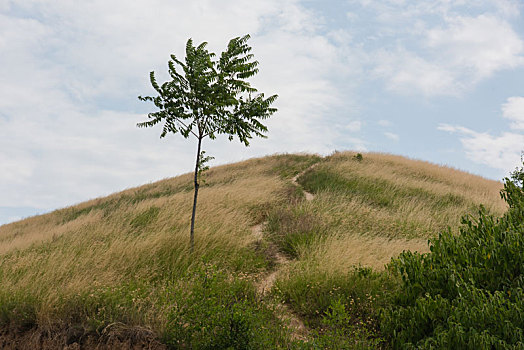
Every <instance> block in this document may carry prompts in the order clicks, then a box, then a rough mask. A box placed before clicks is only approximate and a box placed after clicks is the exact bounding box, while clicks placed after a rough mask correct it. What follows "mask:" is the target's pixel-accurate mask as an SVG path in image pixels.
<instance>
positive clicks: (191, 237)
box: [189, 137, 202, 253]
mask: <svg viewBox="0 0 524 350" xmlns="http://www.w3.org/2000/svg"><path fill="white" fill-rule="evenodd" d="M201 144H202V138H201V137H199V138H198V148H197V157H196V165H195V179H194V185H195V195H194V197H193V214H192V215H191V232H190V234H189V244H190V246H191V253H193V250H194V247H195V215H196V205H197V196H198V186H199V183H198V167H199V164H200V145H201Z"/></svg>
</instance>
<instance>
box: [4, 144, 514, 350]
mask: <svg viewBox="0 0 524 350" xmlns="http://www.w3.org/2000/svg"><path fill="white" fill-rule="evenodd" d="M354 156H355V154H354V153H351V152H343V153H336V154H334V155H332V156H330V157H326V158H320V157H318V156H314V155H276V156H269V157H265V158H259V159H251V160H248V161H244V162H241V163H236V164H230V165H224V166H219V167H214V168H212V169H211V170H210V171H209V172H208V173H207V174H206V185H205V186H202V188H201V191H200V193H199V203H198V209H197V218H196V228H195V233H196V234H195V252H194V254H193V255H191V254H190V253H189V252H188V246H189V238H188V236H189V218H190V213H191V212H190V209H191V203H192V201H191V199H192V187H191V175H190V174H187V175H183V176H179V177H176V178H172V179H166V180H162V181H159V182H156V183H153V184H148V185H145V186H142V187H138V188H133V189H129V190H126V191H123V192H121V193H116V194H114V195H111V196H109V197H105V198H98V199H94V200H91V201H88V202H85V203H82V204H79V205H76V206H73V207H69V208H65V209H60V210H57V211H54V212H52V213H49V214H46V215H41V216H37V217H32V218H28V219H25V220H22V221H19V222H15V223H12V224H8V225H4V226H1V227H0V279H1V286H0V324H1V325H2V326H3V327H4V333H5V334H10V336H12V333H13V332H20V333H23V332H26V331H27V330H28V329H30V330H32V331H35V330H38V332H40V333H39V334H44V335H45V336H44V338H45V337H48V338H49V337H54V339H55V341H56V342H57V343H56V344H60V345H61V346H62V345H64V344H65V345H67V344H74V343H78V344H81V345H82V344H84V346H85V347H87V348H89V345H86V344H88V338H89V337H91V338H89V339H91V341H92V339H93V337H99V338H100V339H102V340H100V341H102V342H106V343H107V344H109V343H108V341H109V340H108V339H109V338H110V337H111V336H112V335H115V336H118V337H120V338H122V337H123V339H124V338H126V337H128V338H129V337H130V335H129V334H134V337H135V338H137V337H138V338H140V337H142V338H140V339H142V340H141V341H142V342H144V341H145V342H149V343H151V342H153V341H156V340H155V339H160V340H161V341H162V343H164V344H167V345H168V346H171V347H173V348H179V347H182V348H184V347H186V346H190V345H191V346H193V347H194V348H205V347H206V346H218V345H217V344H222V345H221V346H224V347H227V346H233V347H235V348H242V347H243V346H244V345H245V346H247V345H249V346H250V347H252V348H253V347H254V348H264V347H266V348H267V347H275V348H276V347H282V348H285V347H290V346H291V345H293V344H295V345H296V344H299V343H301V342H299V341H297V340H296V338H294V337H293V327H292V326H290V327H286V318H283V317H279V315H278V310H277V309H275V307H274V305H275V303H278V302H281V301H283V302H285V303H286V304H287V305H289V309H290V310H291V311H290V312H293V313H295V314H296V315H297V316H298V317H300V318H301V319H303V320H304V322H305V323H306V325H308V327H310V328H311V329H312V330H315V329H317V328H319V327H321V322H322V319H321V317H320V316H318V315H322V314H324V312H325V311H326V310H328V309H329V308H330V306H332V305H333V300H335V299H336V298H337V297H341V296H344V297H347V296H348V295H352V296H358V295H359V293H363V295H365V294H369V293H368V292H366V290H365V288H364V287H362V288H364V289H362V290H355V289H354V285H356V284H355V283H353V284H352V285H351V286H350V285H349V284H348V283H349V282H351V281H353V282H354V280H352V279H351V278H352V277H348V276H350V275H351V274H352V272H353V271H356V270H355V266H359V265H360V266H363V267H371V268H373V269H374V271H380V270H382V269H383V267H384V264H385V263H387V262H388V261H389V260H390V259H391V257H393V256H396V255H398V253H400V252H401V251H402V250H405V249H410V250H417V251H425V250H427V239H428V238H429V237H432V236H434V235H435V234H437V233H438V232H439V231H441V230H443V229H446V228H447V227H448V226H451V227H456V225H457V224H458V222H459V220H460V217H461V216H462V215H463V214H465V213H474V212H476V210H477V209H478V207H479V205H481V204H482V205H484V206H485V207H486V208H487V210H488V211H489V212H492V213H494V214H501V213H502V212H503V211H504V210H505V208H506V206H505V204H504V202H502V201H501V200H500V197H499V190H500V189H501V187H502V184H501V183H499V182H496V181H491V180H487V179H483V178H480V177H477V176H474V175H471V174H467V173H463V172H460V171H458V170H454V169H450V168H446V167H442V166H438V165H434V164H430V163H426V162H421V161H415V160H409V159H406V158H403V157H399V156H392V155H386V154H373V153H369V154H364V156H363V159H362V160H361V161H359V160H357V159H356V158H355V157H354ZM313 164H315V166H314V167H312V165H313ZM304 171H305V172H304ZM301 172H304V173H303V174H302V175H301V176H299V177H298V179H297V183H298V184H299V185H300V186H297V185H295V184H293V182H292V178H293V177H294V176H296V175H297V174H299V173H301ZM304 190H306V191H308V192H310V193H312V194H314V195H315V198H314V199H313V200H311V201H306V200H305V195H304ZM256 225H261V226H260V227H261V228H262V231H263V235H262V237H260V235H258V236H257V235H254V234H253V230H252V229H253V227H254V226H256ZM277 252H280V254H284V255H285V256H286V257H287V258H288V259H289V263H288V264H286V265H285V266H280V265H278V264H276V256H277ZM276 269H278V271H276ZM357 270H358V271H360V274H359V276H361V275H362V276H363V275H366V276H369V274H370V273H375V272H369V271H371V270H367V269H364V270H362V268H360V269H357ZM272 271H275V276H276V282H275V286H274V287H273V288H272V292H271V293H269V294H267V295H265V294H264V295H260V294H259V293H257V290H256V285H257V283H260V280H261V279H262V278H264V276H267V275H268V274H269V273H270V272H272ZM362 271H364V272H362ZM351 276H353V275H351ZM355 278H356V277H355ZM380 278H382V277H380ZM380 278H378V279H375V280H374V281H375V282H369V283H380V284H382V285H384V283H386V282H384V281H382V280H380ZM348 281H349V282H348ZM370 281H371V279H370ZM388 283H389V282H388ZM386 284H387V283H386ZM352 286H353V287H352ZM366 288H368V289H369V288H371V289H373V288H375V287H373V286H371V285H368V286H367V287H366ZM371 289H369V290H371ZM369 290H368V291H369ZM357 299H358V298H357ZM357 299H356V301H355V302H356V303H358V302H359V301H358V300H360V299H358V300H357ZM261 301H262V302H261ZM366 305H367V304H366ZM366 305H364V304H362V308H361V309H362V310H360V309H359V310H360V311H359V312H360V313H359V314H358V315H360V316H361V317H362V318H366V317H368V316H369V315H368V316H366V314H365V313H366V312H365V309H366V307H367V306H366ZM360 316H359V317H360ZM368 318H369V319H368V320H367V321H369V323H370V324H371V323H372V319H371V318H370V317H368ZM371 327H372V326H371ZM13 329H14V330H15V331H13ZM71 329H75V330H76V331H75V332H73V334H72V335H71ZM124 330H125V331H124ZM145 330H147V331H145ZM255 330H256V331H255ZM0 334H2V333H1V332H0ZM53 334H54V335H53ZM137 334H138V335H140V336H138V335H137ZM312 334H313V335H311V337H315V335H314V334H317V333H315V332H313V333H312ZM52 335H53V336H52ZM104 337H105V338H104ZM8 338H9V337H5V339H8ZM15 338H16V337H15ZM9 339H11V338H9ZM46 339H47V338H46ZM126 339H127V338H126ZM10 341H11V340H10ZM0 342H1V340H0ZM6 344H7V343H6ZM39 344H40V345H41V344H43V340H41V341H40V343H39ZM210 344H211V345H210ZM0 345H1V344H0ZM4 345H5V344H4ZM295 345H293V346H295ZM5 346H7V345H5ZM41 346H42V347H43V345H41ZM159 346H160V345H159ZM297 346H299V345H297ZM301 346H305V345H304V344H302V345H301Z"/></svg>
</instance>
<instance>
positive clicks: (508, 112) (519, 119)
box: [502, 97, 524, 130]
mask: <svg viewBox="0 0 524 350" xmlns="http://www.w3.org/2000/svg"><path fill="white" fill-rule="evenodd" d="M502 115H503V116H504V118H507V119H509V120H511V121H512V123H511V124H510V127H511V128H512V129H517V130H524V97H510V98H508V99H507V101H506V103H504V104H503V105H502Z"/></svg>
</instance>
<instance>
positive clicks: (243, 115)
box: [137, 35, 277, 251]
mask: <svg viewBox="0 0 524 350" xmlns="http://www.w3.org/2000/svg"><path fill="white" fill-rule="evenodd" d="M248 40H249V35H245V36H243V37H237V38H233V39H231V40H230V41H229V44H228V45H227V49H226V51H224V52H222V54H221V55H220V58H218V59H215V57H216V55H215V54H214V53H212V52H209V51H208V50H207V49H206V46H207V42H203V43H202V44H200V45H198V46H197V47H195V46H194V45H193V40H192V39H189V40H188V41H187V44H186V58H185V62H182V61H180V60H178V59H177V58H176V56H175V55H171V60H169V62H168V67H169V69H168V72H169V75H170V76H171V80H170V81H166V82H165V83H163V84H162V85H159V84H158V83H157V81H156V79H155V73H154V72H151V73H150V75H149V76H150V80H151V85H152V86H153V88H154V89H155V90H156V92H157V93H158V95H157V96H154V97H150V96H146V97H142V96H139V97H138V98H139V99H140V100H141V101H151V102H153V103H154V105H155V106H156V107H157V108H158V111H156V112H152V113H149V114H148V120H147V121H145V122H142V123H138V124H137V126H138V127H139V128H143V127H152V126H155V125H157V124H159V123H162V124H163V128H162V133H161V134H160V138H163V137H165V136H166V135H167V134H168V133H173V134H176V133H180V134H181V135H182V136H183V137H184V138H188V137H189V136H191V135H192V136H194V137H195V138H196V139H197V142H198V146H197V153H196V164H195V173H194V196H193V211H192V215H191V231H190V239H189V241H190V246H191V251H193V249H194V228H195V214H196V205H197V197H198V188H199V186H200V179H199V178H200V177H199V174H200V173H201V172H202V171H204V170H205V169H206V167H205V166H204V163H205V162H206V161H207V160H209V159H210V157H204V151H202V140H203V139H205V138H206V137H209V138H210V139H215V138H216V137H217V135H220V134H225V135H227V136H228V138H229V140H230V141H232V140H233V139H234V137H235V136H236V137H238V139H239V141H240V142H241V143H243V144H244V145H245V146H249V140H250V139H251V138H252V137H253V135H254V136H259V137H266V136H265V135H264V134H263V133H264V132H266V131H267V127H266V126H265V125H263V124H262V122H261V121H262V120H264V119H267V118H269V117H270V116H271V115H272V114H273V113H275V112H276V108H272V107H271V104H272V103H273V102H274V101H275V100H276V99H277V95H272V96H270V97H268V98H265V97H264V94H263V93H257V91H258V90H257V89H256V88H254V87H252V86H251V84H250V83H249V82H248V81H247V79H248V78H250V77H252V76H254V75H255V74H256V73H258V62H257V61H255V60H254V59H253V58H254V56H253V54H251V53H250V52H251V47H250V46H249V45H248V44H247V41H248ZM179 68H180V69H181V70H178V69H179Z"/></svg>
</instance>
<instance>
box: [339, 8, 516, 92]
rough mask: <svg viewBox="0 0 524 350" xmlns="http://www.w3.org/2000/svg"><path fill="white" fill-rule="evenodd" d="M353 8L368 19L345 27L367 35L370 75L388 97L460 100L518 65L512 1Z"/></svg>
mask: <svg viewBox="0 0 524 350" xmlns="http://www.w3.org/2000/svg"><path fill="white" fill-rule="evenodd" d="M355 2H356V3H360V5H361V6H362V8H363V9H364V11H367V13H370V16H371V18H368V17H365V18H364V19H362V20H361V21H360V22H359V21H358V18H354V17H352V18H351V21H349V20H348V23H350V24H351V25H352V26H353V27H354V30H355V31H356V32H364V33H366V34H367V35H366V36H365V37H364V38H365V39H363V40H361V45H362V46H367V47H369V48H372V50H370V51H368V62H370V63H371V64H370V66H371V67H372V72H374V73H375V75H376V76H378V77H380V78H381V79H383V80H384V81H385V83H386V87H387V88H388V89H389V90H391V91H394V92H397V93H401V94H404V95H420V94H422V95H426V96H439V95H461V94H463V93H464V92H466V91H468V90H470V89H471V88H473V87H474V86H475V85H476V84H477V83H479V82H480V81H482V80H485V79H487V78H490V77H492V76H493V75H494V74H495V73H497V72H499V71H502V70H507V69H514V68H516V67H522V66H523V65H524V56H523V54H524V42H523V41H522V39H521V38H520V37H519V34H518V33H517V31H516V30H515V29H514V28H513V26H512V23H514V19H515V17H516V16H518V14H519V10H520V8H521V7H522V4H519V2H518V1H514V0H508V1H496V0H481V1H474V2H473V1H448V0H437V1H433V0H421V1H396V0H383V1H351V2H350V3H352V4H354V3H355ZM352 10H353V11H352V13H355V12H356V11H357V10H356V9H352ZM353 22H355V23H354V24H353Z"/></svg>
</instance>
